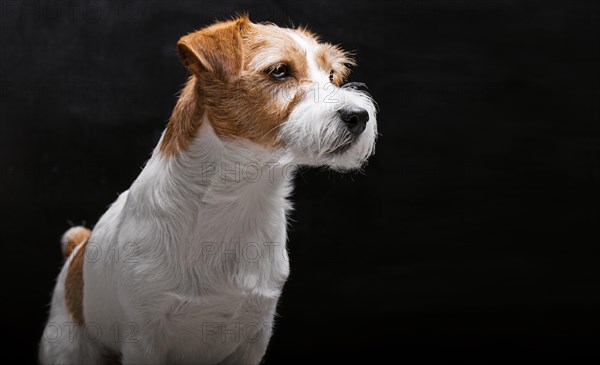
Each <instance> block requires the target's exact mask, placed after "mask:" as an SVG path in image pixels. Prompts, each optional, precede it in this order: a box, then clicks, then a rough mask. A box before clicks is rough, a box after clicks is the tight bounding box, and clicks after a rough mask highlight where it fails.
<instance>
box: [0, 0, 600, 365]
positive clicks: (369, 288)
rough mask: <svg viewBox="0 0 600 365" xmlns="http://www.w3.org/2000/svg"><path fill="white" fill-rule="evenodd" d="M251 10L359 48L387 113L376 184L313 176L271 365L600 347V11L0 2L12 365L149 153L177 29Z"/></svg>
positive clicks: (302, 190)
mask: <svg viewBox="0 0 600 365" xmlns="http://www.w3.org/2000/svg"><path fill="white" fill-rule="evenodd" d="M244 10H246V11H248V12H249V13H250V17H251V19H252V20H253V21H256V22H257V21H273V22H275V23H278V24H279V25H284V26H286V25H290V23H291V22H293V24H295V25H307V26H309V28H311V29H312V30H314V31H315V32H317V33H319V34H321V35H322V36H323V37H324V39H326V40H328V41H331V42H333V43H340V44H341V45H342V46H343V47H344V48H345V49H347V50H355V51H356V52H357V60H358V67H357V68H356V69H355V72H354V73H353V75H352V76H351V79H350V80H351V81H363V82H366V83H367V84H368V85H369V87H370V90H371V92H372V94H373V96H374V97H375V99H376V100H377V101H378V103H379V107H380V114H379V118H378V119H379V130H380V137H379V140H378V145H377V153H376V155H375V157H374V158H372V159H371V161H370V163H369V165H368V167H367V168H366V169H365V173H364V174H356V173H354V174H348V175H340V174H336V173H330V172H324V171H319V170H304V171H303V172H302V173H301V174H300V176H299V177H298V178H297V182H296V191H295V194H294V197H293V200H294V202H295V207H296V210H295V212H294V213H293V215H292V219H293V222H292V225H291V229H290V232H289V249H290V256H291V266H292V274H291V277H290V279H289V281H288V283H287V284H286V287H285V290H284V294H283V297H282V299H281V302H280V306H279V314H280V318H279V320H278V324H277V329H276V332H275V335H274V337H273V338H272V340H271V344H270V347H269V350H268V353H267V356H266V363H267V364H276V363H283V364H285V363H291V362H303V363H318V362H323V361H325V360H334V361H335V362H336V363H349V362H357V363H360V362H367V361H368V362H370V363H383V362H394V363H404V364H416V363H423V364H431V363H437V364H443V363H473V364H485V363H515V362H521V361H523V362H529V363H535V362H537V361H535V360H545V361H548V360H558V361H563V360H567V359H568V363H578V362H580V361H581V360H582V359H583V358H587V359H589V358H590V357H592V356H595V357H598V355H597V351H596V350H597V349H598V324H599V321H598V316H597V313H596V312H597V311H598V307H599V300H598V295H597V292H598V279H599V275H598V274H599V272H598V271H599V270H598V267H599V264H598V256H599V255H598V249H597V246H598V242H600V240H599V237H598V236H599V234H598V228H599V227H598V223H599V203H600V199H599V192H598V187H599V184H598V183H599V177H600V145H599V128H598V121H599V113H598V98H599V96H600V95H599V92H598V91H599V77H598V66H599V65H600V64H599V61H600V59H599V52H598V48H599V36H598V34H600V33H599V32H598V30H599V29H598V16H599V6H598V2H597V1H592V0H588V1H567V0H565V1H554V0H552V1H548V0H544V1H522V0H506V1H472V0H449V1H448V0H422V1H418V0H411V1H394V2H391V1H390V2H373V1H362V2H357V1H349V2H348V1H344V2H333V1H319V2H315V1H302V2H300V1H282V2H269V1H259V2H250V1H247V2H240V3H238V4H235V5H233V4H232V5H225V4H222V3H221V2H219V1H211V2H204V1H170V2H164V3H163V2H155V1H122V2H112V3H110V2H106V1H94V2H88V3H83V2H82V3H77V2H68V1H58V2H55V1H48V2H37V1H35V2H34V1H22V2H19V1H0V47H1V48H0V85H1V89H0V92H1V94H0V161H1V163H0V169H1V170H0V188H1V189H0V194H1V202H2V208H3V212H4V217H3V219H2V229H1V232H2V241H3V254H2V257H3V258H4V259H3V260H2V270H3V271H4V272H3V274H2V278H3V281H2V287H3V290H2V292H3V299H2V302H3V306H6V309H5V310H4V311H3V313H2V314H1V315H0V317H1V321H2V330H3V331H2V332H3V337H7V338H8V339H7V340H2V342H3V347H4V346H7V347H6V349H5V350H3V351H2V355H1V358H2V359H3V360H11V359H12V360H14V361H15V362H14V363H33V362H34V361H35V357H36V349H37V342H38V340H39V338H40V336H41V333H42V329H43V324H44V321H45V320H46V316H47V309H48V307H47V304H48V303H49V299H50V293H51V291H52V288H53V285H54V280H55V277H56V275H57V274H58V272H59V268H60V265H61V262H62V259H61V254H60V248H59V244H58V239H59V237H60V235H61V234H62V233H63V232H64V231H65V230H66V229H67V228H68V227H69V224H70V223H69V221H71V222H73V223H76V224H79V223H82V222H86V223H87V224H88V225H93V224H94V223H95V222H96V220H97V219H98V218H99V216H100V215H101V214H102V213H103V212H104V211H105V209H106V207H107V206H108V205H109V204H110V203H111V202H112V201H113V200H114V199H115V198H116V196H117V193H118V192H121V191H123V190H125V189H127V188H128V186H129V184H130V183H131V182H132V181H133V180H134V179H135V177H136V176H137V174H138V173H139V171H140V168H141V167H142V166H143V164H144V162H145V161H146V160H147V159H148V158H149V155H150V152H151V150H152V148H153V146H154V145H155V144H156V142H157V140H158V138H159V136H160V133H161V131H162V129H163V127H164V125H165V121H166V120H167V118H168V116H169V114H170V112H171V110H172V108H173V106H174V103H175V100H176V99H175V96H174V95H175V93H176V92H177V91H178V90H179V89H180V87H181V86H182V84H183V83H184V81H185V79H186V75H187V73H186V70H185V69H184V67H182V66H181V65H180V63H179V61H178V59H177V55H176V51H175V44H176V41H177V39H178V38H179V37H180V36H181V35H183V34H185V33H187V32H190V31H192V30H194V29H196V28H199V27H200V26H203V25H207V24H209V23H211V22H212V21H214V20H215V19H226V18H228V17H230V16H232V15H233V14H234V13H235V12H236V11H244ZM3 362H6V361H3Z"/></svg>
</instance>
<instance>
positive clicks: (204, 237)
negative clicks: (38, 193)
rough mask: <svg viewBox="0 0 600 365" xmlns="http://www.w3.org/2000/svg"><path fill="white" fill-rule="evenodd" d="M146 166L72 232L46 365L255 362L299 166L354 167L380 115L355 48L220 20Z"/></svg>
mask: <svg viewBox="0 0 600 365" xmlns="http://www.w3.org/2000/svg"><path fill="white" fill-rule="evenodd" d="M177 50H178V53H179V57H180V59H181V61H182V63H183V64H184V65H185V66H186V67H187V69H188V70H189V71H190V72H191V77H190V78H189V80H188V82H187V84H186V85H185V87H184V88H183V90H182V92H181V94H180V96H179V98H178V101H177V104H176V106H175V108H174V110H173V113H172V115H171V117H170V119H169V122H168V125H167V127H166V129H165V131H164V133H163V134H162V136H161V138H160V141H159V142H158V145H157V147H156V148H155V149H154V152H153V153H152V157H151V158H150V160H149V161H148V162H147V164H146V166H145V167H144V169H143V170H142V172H141V173H140V175H139V177H138V179H137V180H136V181H135V182H134V183H133V184H132V186H131V187H130V189H129V190H128V191H125V192H124V193H122V194H121V195H120V196H119V197H118V198H117V200H116V201H115V202H114V203H113V204H112V205H111V206H110V208H109V209H108V210H107V211H106V213H105V214H104V215H103V216H102V217H101V218H100V220H99V221H98V223H97V224H96V226H95V227H94V228H93V230H92V231H90V230H89V229H87V228H84V227H73V228H71V229H69V230H68V231H67V232H66V233H65V234H64V236H63V238H62V243H63V253H64V256H65V257H66V258H67V260H66V262H65V264H64V266H63V268H62V271H61V272H60V275H59V276H58V279H57V283H56V287H55V289H54V293H53V296H52V303H51V310H50V315H49V320H48V323H47V324H46V327H45V330H44V334H43V336H42V340H41V344H40V353H39V359H40V362H41V363H42V364H109V363H110V364H112V363H123V364H258V363H259V362H260V361H261V359H262V357H263V355H264V354H265V351H266V348H267V344H268V342H269V338H270V337H271V333H272V326H273V319H274V316H275V309H276V306H277V300H278V298H279V296H280V294H281V290H282V288H283V285H284V283H285V281H286V279H287V277H288V274H289V264H288V256H287V251H286V246H285V244H286V224H287V221H286V215H287V214H288V212H289V210H290V209H291V204H290V202H289V201H288V196H289V195H290V193H291V191H292V181H291V180H292V177H293V172H294V170H295V168H296V167H297V166H300V165H305V166H328V167H330V168H333V169H335V170H338V171H346V170H352V169H357V168H360V167H361V166H362V165H364V163H365V161H366V160H367V158H368V157H369V156H370V155H372V154H373V152H374V146H375V140H376V136H377V128H376V120H375V112H376V108H375V105H374V102H373V100H372V99H371V98H370V96H369V95H368V94H367V93H366V92H363V91H361V90H359V88H358V86H357V85H359V84H358V83H350V84H344V79H345V78H346V76H347V75H348V73H349V69H348V67H350V66H352V65H354V61H353V60H352V58H351V57H350V55H349V54H348V53H346V52H344V51H342V50H341V49H340V48H338V47H337V46H334V45H332V44H329V43H324V42H321V41H320V40H319V38H318V37H317V36H315V35H314V34H313V33H311V32H310V31H308V30H306V29H304V28H298V29H287V28H280V27H278V26H276V25H273V24H257V23H252V22H251V21H250V20H249V19H248V17H247V16H240V17H237V18H235V19H233V20H229V21H223V22H217V23H215V24H213V25H211V26H208V27H206V28H203V29H201V30H198V31H196V32H193V33H190V34H188V35H186V36H184V37H182V38H181V39H180V40H179V42H178V43H177Z"/></svg>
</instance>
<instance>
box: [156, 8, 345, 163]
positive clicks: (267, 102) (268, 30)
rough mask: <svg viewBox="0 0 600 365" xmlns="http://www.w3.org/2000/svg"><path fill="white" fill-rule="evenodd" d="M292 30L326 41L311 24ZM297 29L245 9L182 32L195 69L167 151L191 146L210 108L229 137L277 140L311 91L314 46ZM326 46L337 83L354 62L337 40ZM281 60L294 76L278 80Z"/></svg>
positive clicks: (167, 137)
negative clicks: (304, 43) (273, 72)
mask: <svg viewBox="0 0 600 365" xmlns="http://www.w3.org/2000/svg"><path fill="white" fill-rule="evenodd" d="M292 31H296V32H299V33H300V34H301V35H302V36H305V37H310V41H314V42H317V41H318V38H317V37H316V36H315V35H314V34H312V33H310V32H309V31H308V30H306V29H297V30H292ZM289 32H290V30H289V29H282V28H279V27H277V26H275V25H271V24H254V23H252V22H250V20H249V19H248V18H247V17H246V16H242V17H240V18H237V19H234V20H230V21H226V22H219V23H216V24H214V25H211V26H209V27H207V28H203V29H201V30H199V31H197V32H194V33H191V34H188V35H186V36H184V37H182V38H181V39H180V40H179V42H178V51H179V55H180V58H181V61H182V63H183V64H184V65H185V66H186V67H187V68H188V69H189V70H190V72H192V74H193V76H192V77H191V79H190V81H189V82H188V84H187V85H186V87H185V88H184V90H183V91H182V93H181V96H180V98H179V101H178V102H177V105H176V107H175V109H174V111H173V114H172V115H171V118H170V120H169V123H168V125H167V129H166V131H165V134H164V137H163V140H162V142H161V146H160V152H161V153H163V154H164V155H167V156H175V155H177V154H179V153H180V152H181V151H183V150H185V149H186V148H187V146H188V145H189V144H190V143H191V141H192V140H193V139H194V138H195V137H196V134H197V131H198V129H199V127H200V123H201V120H202V119H203V116H204V115H206V116H207V117H208V120H209V121H210V123H211V126H212V127H213V129H214V130H215V133H216V134H217V135H218V136H219V137H221V138H223V139H227V140H231V139H247V140H250V141H252V142H255V143H258V144H261V145H262V146H264V147H265V148H273V147H275V146H277V145H278V143H279V142H278V141H277V136H278V134H279V129H280V126H281V124H282V123H283V122H284V121H285V120H286V119H287V117H288V116H289V114H290V113H291V111H292V110H293V108H294V107H295V106H296V105H297V103H298V102H299V101H300V100H301V99H302V96H303V95H305V94H306V92H307V91H306V88H305V87H301V86H306V83H308V82H310V80H308V66H307V60H306V53H305V51H304V50H301V49H299V48H298V45H297V44H296V42H295V41H294V39H293V38H292V36H291V35H290V33H289ZM322 48H323V51H322V52H320V53H319V55H318V56H317V57H318V58H319V59H320V61H318V62H319V64H320V65H322V67H326V68H332V69H334V70H335V75H334V76H333V77H334V83H337V84H341V83H342V81H343V79H344V78H345V77H346V75H347V73H348V70H347V67H346V65H348V64H352V63H353V61H352V60H351V58H349V57H348V55H347V54H346V53H344V52H343V51H341V50H339V49H338V48H337V47H335V46H332V45H330V44H325V45H324V46H323V47H322ZM277 64H286V65H288V66H289V69H290V72H291V77H290V78H288V79H286V80H281V81H280V80H273V79H272V78H271V77H270V76H269V75H268V69H269V68H270V67H273V66H274V65H277ZM327 72H329V70H327Z"/></svg>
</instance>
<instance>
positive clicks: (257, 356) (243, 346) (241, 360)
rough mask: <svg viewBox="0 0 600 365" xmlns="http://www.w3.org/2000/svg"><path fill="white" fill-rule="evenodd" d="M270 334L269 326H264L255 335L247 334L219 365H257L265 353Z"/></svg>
mask: <svg viewBox="0 0 600 365" xmlns="http://www.w3.org/2000/svg"><path fill="white" fill-rule="evenodd" d="M271 333H272V330H271V324H268V325H267V324H266V325H265V326H264V327H263V328H261V329H260V330H259V331H257V332H256V333H249V332H247V333H246V337H247V338H245V339H244V340H243V341H242V343H240V345H239V346H238V347H237V348H236V349H235V351H234V352H233V353H232V354H231V355H229V356H227V358H225V359H224V360H223V361H222V362H220V363H219V365H240V364H243V365H258V364H259V363H260V361H261V359H262V358H263V356H264V355H265V352H266V351H267V345H268V344H269V339H270V338H271Z"/></svg>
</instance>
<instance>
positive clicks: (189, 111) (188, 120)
mask: <svg viewBox="0 0 600 365" xmlns="http://www.w3.org/2000/svg"><path fill="white" fill-rule="evenodd" d="M203 114H204V113H203V109H202V103H201V102H200V100H198V94H197V92H196V78H195V77H191V78H190V79H189V80H188V83H187V84H186V85H185V87H184V88H183V90H182V91H181V94H180V96H179V100H177V104H176V105H175V109H173V113H172V114H171V118H169V123H168V124H167V129H166V130H165V134H164V136H163V139H162V141H161V143H160V152H161V153H162V154H164V155H166V156H174V155H177V154H179V153H180V152H181V151H183V150H185V149H186V148H187V146H188V145H189V144H190V143H191V141H193V140H194V138H195V137H196V133H197V132H198V129H199V128H200V124H202V123H201V122H202V115H203Z"/></svg>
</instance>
